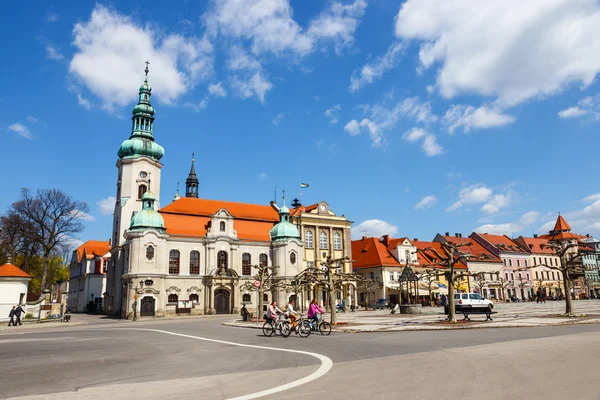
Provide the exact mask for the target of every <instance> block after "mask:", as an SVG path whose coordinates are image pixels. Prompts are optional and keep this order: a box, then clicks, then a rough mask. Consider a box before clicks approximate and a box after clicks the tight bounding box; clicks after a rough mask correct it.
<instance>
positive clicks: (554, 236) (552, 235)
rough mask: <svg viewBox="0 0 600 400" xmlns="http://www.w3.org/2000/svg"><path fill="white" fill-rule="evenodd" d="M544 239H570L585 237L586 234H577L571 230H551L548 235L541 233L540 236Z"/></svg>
mask: <svg viewBox="0 0 600 400" xmlns="http://www.w3.org/2000/svg"><path fill="white" fill-rule="evenodd" d="M539 237H540V238H542V239H548V240H549V241H551V242H552V241H556V240H570V239H584V238H585V236H583V235H577V234H575V233H571V232H550V233H548V234H546V235H540V236H539Z"/></svg>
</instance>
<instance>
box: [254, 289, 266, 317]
mask: <svg viewBox="0 0 600 400" xmlns="http://www.w3.org/2000/svg"><path fill="white" fill-rule="evenodd" d="M263 293H265V290H264V289H263V288H262V285H261V287H260V288H258V315H257V316H256V319H257V320H258V319H259V318H260V317H261V315H260V314H262V312H263Z"/></svg>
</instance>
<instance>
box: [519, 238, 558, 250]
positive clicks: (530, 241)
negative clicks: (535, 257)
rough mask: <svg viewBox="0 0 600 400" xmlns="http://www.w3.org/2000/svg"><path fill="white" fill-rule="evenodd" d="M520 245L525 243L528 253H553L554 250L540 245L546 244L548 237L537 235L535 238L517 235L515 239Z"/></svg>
mask: <svg viewBox="0 0 600 400" xmlns="http://www.w3.org/2000/svg"><path fill="white" fill-rule="evenodd" d="M516 241H517V242H519V244H520V245H523V244H525V245H526V249H527V251H529V252H530V253H544V254H554V251H553V250H552V249H551V248H548V247H542V245H546V244H548V239H545V238H542V237H537V238H529V237H523V236H521V237H519V238H517V239H516Z"/></svg>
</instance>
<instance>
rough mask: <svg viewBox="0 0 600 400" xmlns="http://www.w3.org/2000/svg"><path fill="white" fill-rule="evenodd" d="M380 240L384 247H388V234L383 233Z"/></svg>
mask: <svg viewBox="0 0 600 400" xmlns="http://www.w3.org/2000/svg"><path fill="white" fill-rule="evenodd" d="M381 242H382V243H383V245H384V246H385V247H388V246H389V245H390V235H383V237H382V238H381Z"/></svg>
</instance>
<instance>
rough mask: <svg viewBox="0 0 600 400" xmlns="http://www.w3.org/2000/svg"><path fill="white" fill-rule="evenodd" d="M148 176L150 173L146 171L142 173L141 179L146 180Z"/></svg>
mask: <svg viewBox="0 0 600 400" xmlns="http://www.w3.org/2000/svg"><path fill="white" fill-rule="evenodd" d="M147 176H148V173H147V172H146V171H142V172H140V178H145V177H147Z"/></svg>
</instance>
